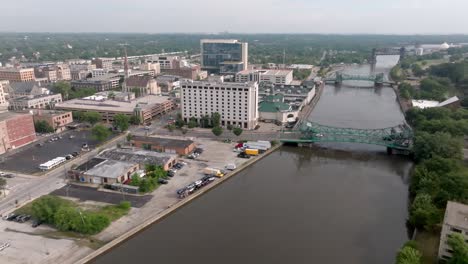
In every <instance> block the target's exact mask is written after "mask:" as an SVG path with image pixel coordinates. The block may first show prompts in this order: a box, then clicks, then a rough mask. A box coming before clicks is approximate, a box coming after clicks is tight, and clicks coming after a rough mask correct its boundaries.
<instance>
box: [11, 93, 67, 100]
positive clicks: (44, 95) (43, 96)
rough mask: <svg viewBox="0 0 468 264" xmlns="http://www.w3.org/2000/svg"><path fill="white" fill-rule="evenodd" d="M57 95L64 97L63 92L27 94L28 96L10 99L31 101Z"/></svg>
mask: <svg viewBox="0 0 468 264" xmlns="http://www.w3.org/2000/svg"><path fill="white" fill-rule="evenodd" d="M57 96H60V97H62V95H61V94H38V95H27V96H21V97H16V98H12V99H10V101H16V102H21V101H29V100H35V99H39V98H49V97H57Z"/></svg>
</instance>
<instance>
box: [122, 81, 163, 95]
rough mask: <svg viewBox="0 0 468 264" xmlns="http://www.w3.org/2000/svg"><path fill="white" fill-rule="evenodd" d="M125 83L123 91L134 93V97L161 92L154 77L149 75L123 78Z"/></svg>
mask: <svg viewBox="0 0 468 264" xmlns="http://www.w3.org/2000/svg"><path fill="white" fill-rule="evenodd" d="M125 84H126V85H125V86H124V87H123V88H124V89H123V92H132V93H135V95H136V97H141V96H147V95H150V94H154V95H160V94H161V89H160V88H159V86H158V83H157V81H156V79H154V78H153V77H151V76H132V77H129V78H128V79H126V80H125Z"/></svg>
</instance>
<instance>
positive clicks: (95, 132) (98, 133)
mask: <svg viewBox="0 0 468 264" xmlns="http://www.w3.org/2000/svg"><path fill="white" fill-rule="evenodd" d="M91 135H92V136H93V137H94V138H95V139H96V140H98V141H101V142H102V141H104V140H106V139H107V138H108V137H109V136H110V135H111V131H110V130H109V129H108V128H107V127H105V126H103V125H96V126H94V127H93V129H92V130H91Z"/></svg>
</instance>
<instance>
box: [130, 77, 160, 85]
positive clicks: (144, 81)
mask: <svg viewBox="0 0 468 264" xmlns="http://www.w3.org/2000/svg"><path fill="white" fill-rule="evenodd" d="M151 80H154V79H153V77H151V76H131V77H129V78H128V79H127V80H125V83H126V84H127V86H128V87H147V86H148V84H149V83H150V82H151Z"/></svg>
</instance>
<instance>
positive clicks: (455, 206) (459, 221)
mask: <svg viewBox="0 0 468 264" xmlns="http://www.w3.org/2000/svg"><path fill="white" fill-rule="evenodd" d="M444 224H447V225H450V226H454V227H458V228H461V229H465V230H467V229H468V205H465V204H461V203H456V202H451V201H449V202H447V209H446V210H445V218H444Z"/></svg>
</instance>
